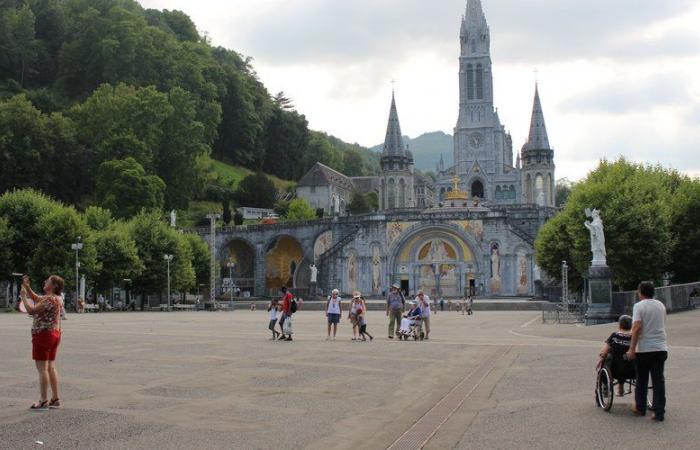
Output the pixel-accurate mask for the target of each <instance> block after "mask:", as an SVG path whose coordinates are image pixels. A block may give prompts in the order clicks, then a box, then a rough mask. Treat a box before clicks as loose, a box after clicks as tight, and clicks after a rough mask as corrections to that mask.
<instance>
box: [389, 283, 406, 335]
mask: <svg viewBox="0 0 700 450" xmlns="http://www.w3.org/2000/svg"><path fill="white" fill-rule="evenodd" d="M405 305H406V299H405V298H404V296H403V294H401V291H400V290H399V285H398V284H393V285H392V286H391V289H390V290H389V295H388V296H387V298H386V316H387V317H388V318H389V325H388V335H389V339H394V336H396V337H398V336H399V329H400V327H401V319H402V315H403V311H404V307H405Z"/></svg>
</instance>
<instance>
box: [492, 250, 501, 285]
mask: <svg viewBox="0 0 700 450" xmlns="http://www.w3.org/2000/svg"><path fill="white" fill-rule="evenodd" d="M491 278H492V279H494V280H500V279H501V255H500V254H499V253H498V246H496V245H494V246H493V248H492V249H491Z"/></svg>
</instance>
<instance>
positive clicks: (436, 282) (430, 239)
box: [389, 226, 481, 297]
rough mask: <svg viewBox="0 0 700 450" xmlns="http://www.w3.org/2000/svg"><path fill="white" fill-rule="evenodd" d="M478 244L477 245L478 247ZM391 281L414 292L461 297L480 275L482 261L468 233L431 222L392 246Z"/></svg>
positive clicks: (435, 295)
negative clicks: (421, 291) (478, 258)
mask: <svg viewBox="0 0 700 450" xmlns="http://www.w3.org/2000/svg"><path fill="white" fill-rule="evenodd" d="M475 248H476V247H475ZM390 251H392V253H393V257H392V259H391V266H390V267H391V270H392V271H393V274H391V277H392V279H391V280H389V281H390V282H392V283H394V282H396V283H399V284H400V285H401V287H402V289H404V290H407V291H408V292H409V294H414V293H415V292H417V291H418V290H419V289H422V290H423V291H424V292H426V293H427V294H428V295H430V296H433V297H459V296H461V295H462V294H463V293H464V291H465V289H466V288H468V287H469V286H470V283H471V284H475V280H478V279H480V277H481V274H480V273H479V264H478V261H477V260H476V258H475V257H474V251H472V244H470V243H467V238H466V235H465V234H463V233H462V232H461V231H458V230H456V229H452V228H451V227H439V226H430V227H426V228H423V229H420V230H416V231H415V232H413V233H411V234H409V235H408V236H407V237H406V238H404V239H402V240H401V242H399V243H398V244H396V245H395V246H392V250H390Z"/></svg>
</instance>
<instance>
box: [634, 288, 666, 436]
mask: <svg viewBox="0 0 700 450" xmlns="http://www.w3.org/2000/svg"><path fill="white" fill-rule="evenodd" d="M637 293H638V295H639V298H640V301H639V302H637V303H636V304H635V305H634V308H633V310H632V343H631V344H630V349H629V351H628V352H627V357H628V359H629V360H634V362H635V366H636V368H637V382H636V387H635V396H634V397H635V403H636V405H635V406H633V407H632V412H634V414H636V415H638V416H643V415H645V414H646V411H647V394H648V386H649V384H648V383H649V376H650V375H651V384H652V386H653V400H652V407H651V410H652V411H653V414H652V416H651V419H652V420H656V421H658V422H663V421H664V416H665V414H666V380H665V378H664V364H665V363H666V360H667V359H668V343H667V340H666V306H665V305H664V304H663V303H661V302H660V301H658V300H656V299H654V295H655V290H654V284H653V283H650V282H644V283H641V284H640V285H639V289H638V290H637Z"/></svg>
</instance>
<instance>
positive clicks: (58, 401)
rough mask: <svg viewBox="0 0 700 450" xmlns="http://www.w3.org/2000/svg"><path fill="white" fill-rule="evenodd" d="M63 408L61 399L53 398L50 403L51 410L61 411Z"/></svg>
mask: <svg viewBox="0 0 700 450" xmlns="http://www.w3.org/2000/svg"><path fill="white" fill-rule="evenodd" d="M60 408H61V399H60V398H52V399H51V401H50V402H49V409H60Z"/></svg>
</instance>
